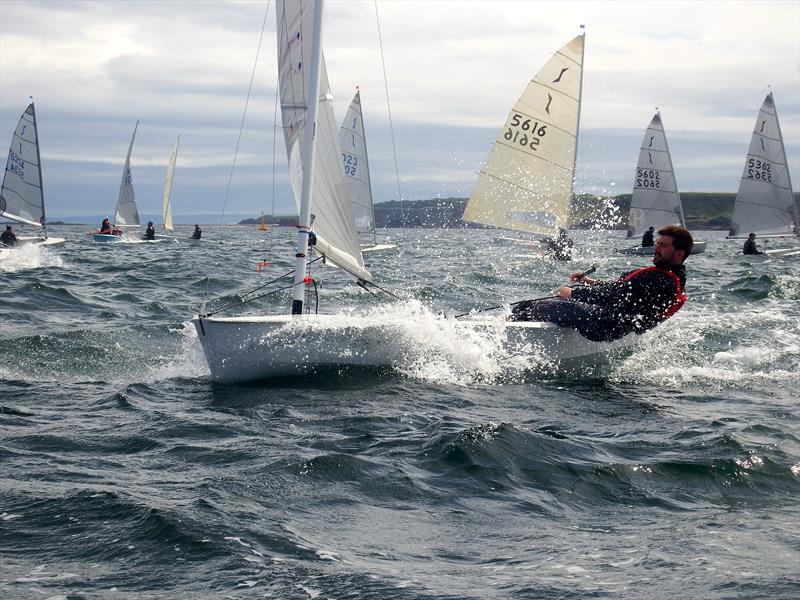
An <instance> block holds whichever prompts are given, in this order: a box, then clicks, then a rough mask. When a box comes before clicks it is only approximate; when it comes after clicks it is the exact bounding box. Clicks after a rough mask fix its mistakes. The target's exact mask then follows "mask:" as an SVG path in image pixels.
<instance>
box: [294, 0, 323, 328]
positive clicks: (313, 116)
mask: <svg viewBox="0 0 800 600" xmlns="http://www.w3.org/2000/svg"><path fill="white" fill-rule="evenodd" d="M324 6H325V3H324V1H323V0H319V1H318V2H316V3H315V7H314V29H313V33H312V36H311V37H312V39H311V65H310V66H311V71H310V75H311V76H310V80H309V89H308V95H307V96H306V104H307V106H306V127H305V135H306V143H305V152H304V153H303V191H302V195H301V197H300V222H299V223H298V229H297V251H296V253H295V267H294V292H293V294H292V314H293V315H300V314H303V294H304V292H305V286H304V284H303V282H304V281H305V278H306V254H307V253H308V236H309V234H310V233H311V192H312V190H313V189H314V155H315V150H316V149H315V147H314V144H315V141H316V133H317V114H318V112H319V82H320V64H321V62H322V11H323V8H324Z"/></svg>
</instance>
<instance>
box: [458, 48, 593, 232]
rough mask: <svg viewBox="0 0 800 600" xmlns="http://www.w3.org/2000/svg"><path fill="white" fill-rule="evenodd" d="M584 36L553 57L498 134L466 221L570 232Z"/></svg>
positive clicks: (536, 230)
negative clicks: (566, 230) (567, 230)
mask: <svg viewBox="0 0 800 600" xmlns="http://www.w3.org/2000/svg"><path fill="white" fill-rule="evenodd" d="M583 50H584V36H583V35H579V36H576V37H575V38H574V39H573V40H572V41H571V42H569V43H568V44H567V45H565V46H564V47H563V48H561V49H560V50H559V51H558V52H556V53H555V54H554V55H553V57H552V58H551V59H550V60H549V61H548V62H547V64H546V65H545V66H544V67H543V68H542V69H541V70H540V71H539V73H537V74H536V76H535V77H534V78H533V79H532V80H531V82H530V83H529V84H528V86H527V88H526V89H525V91H524V92H523V94H522V96H521V97H520V99H519V100H518V101H517V103H516V104H515V105H514V108H513V109H512V111H511V113H510V114H509V115H508V119H507V120H506V123H505V125H504V126H503V128H502V129H501V130H500V133H499V134H498V136H497V140H496V142H495V144H494V146H493V147H492V150H491V152H490V153H489V157H488V158H487V160H486V164H485V166H484V167H483V169H482V170H481V172H480V174H479V176H478V181H477V183H476V185H475V189H474V191H473V192H472V196H471V197H470V199H469V203H468V204H467V208H466V210H465V211H464V217H463V218H464V220H465V221H471V222H475V223H482V224H485V225H493V226H495V227H502V228H506V229H514V230H518V231H524V232H529V233H534V234H542V235H555V234H556V233H557V232H558V230H559V228H566V227H567V220H568V218H569V207H570V201H571V198H572V188H573V180H574V176H575V155H576V149H577V141H578V140H577V136H578V125H579V122H580V103H581V91H582V87H583V86H582V79H583Z"/></svg>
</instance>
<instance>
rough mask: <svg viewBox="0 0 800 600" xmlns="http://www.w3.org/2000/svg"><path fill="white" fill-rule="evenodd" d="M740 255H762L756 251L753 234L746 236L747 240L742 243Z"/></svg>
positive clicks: (754, 235) (759, 251)
mask: <svg viewBox="0 0 800 600" xmlns="http://www.w3.org/2000/svg"><path fill="white" fill-rule="evenodd" d="M742 254H764V253H763V252H761V250H759V249H758V246H756V234H755V233H751V234H749V235H748V236H747V239H746V240H745V241H744V246H742Z"/></svg>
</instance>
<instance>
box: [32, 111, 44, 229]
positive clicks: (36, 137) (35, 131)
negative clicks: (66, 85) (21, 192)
mask: <svg viewBox="0 0 800 600" xmlns="http://www.w3.org/2000/svg"><path fill="white" fill-rule="evenodd" d="M31 117H32V118H33V140H34V147H35V148H36V164H37V165H39V168H38V169H37V174H38V175H39V189H40V190H41V194H42V218H41V219H40V221H39V223H40V224H41V226H42V231H43V232H44V237H45V239H47V214H46V213H45V209H44V180H43V179H42V154H41V151H40V150H39V125H38V123H37V122H36V107H35V106H34V103H33V102H31Z"/></svg>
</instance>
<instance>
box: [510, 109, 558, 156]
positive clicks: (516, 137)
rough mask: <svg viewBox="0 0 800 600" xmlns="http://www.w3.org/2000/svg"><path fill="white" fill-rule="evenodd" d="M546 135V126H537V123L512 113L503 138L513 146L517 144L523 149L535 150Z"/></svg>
mask: <svg viewBox="0 0 800 600" xmlns="http://www.w3.org/2000/svg"><path fill="white" fill-rule="evenodd" d="M546 133H547V125H541V126H540V125H539V121H534V120H533V119H526V118H525V117H523V116H522V115H519V114H517V113H514V114H513V115H511V122H510V124H509V127H508V129H507V130H506V132H505V133H504V134H503V137H504V138H505V139H506V140H508V141H509V142H512V143H514V144H519V145H520V146H522V147H523V148H530V149H531V150H536V146H538V145H539V142H540V139H541V138H543V137H544V136H545V134H546Z"/></svg>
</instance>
